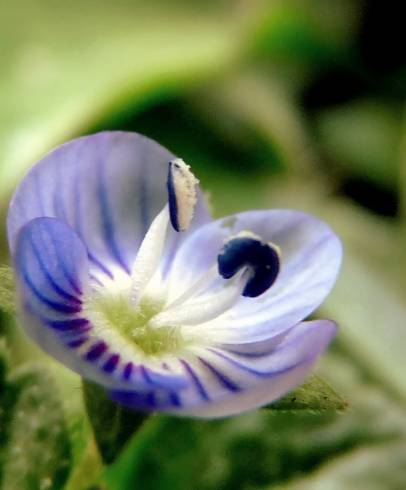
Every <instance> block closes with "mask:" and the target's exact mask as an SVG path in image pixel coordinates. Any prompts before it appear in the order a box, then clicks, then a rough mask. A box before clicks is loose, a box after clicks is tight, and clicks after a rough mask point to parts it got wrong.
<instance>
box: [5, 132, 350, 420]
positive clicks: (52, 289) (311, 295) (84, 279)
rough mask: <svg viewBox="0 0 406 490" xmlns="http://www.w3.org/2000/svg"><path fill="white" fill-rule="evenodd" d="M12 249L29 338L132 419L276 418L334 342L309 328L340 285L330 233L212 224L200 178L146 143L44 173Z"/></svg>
mask: <svg viewBox="0 0 406 490" xmlns="http://www.w3.org/2000/svg"><path fill="white" fill-rule="evenodd" d="M168 163H169V165H168ZM8 239H9V246H10V250H11V255H12V258H13V261H14V266H15V271H16V278H17V286H18V297H19V306H20V308H19V310H20V319H21V323H22V325H23V326H24V328H25V330H26V331H27V332H28V334H29V335H30V336H31V337H32V338H33V339H34V340H35V341H36V342H37V343H38V344H39V345H40V346H41V347H42V348H43V349H44V350H45V351H46V352H48V353H49V354H50V355H52V356H54V357H55V358H56V359H58V360H59V361H60V362H62V363H64V364H65V365H66V366H68V367H69V368H71V369H72V370H74V371H76V372H77V373H78V374H80V375H81V376H83V377H84V378H85V379H88V380H91V381H93V382H96V383H98V384H100V385H102V386H103V387H104V388H105V389H106V390H107V391H108V392H109V394H110V396H111V397H112V398H113V399H114V400H117V401H119V402H120V403H122V404H125V405H127V406H130V407H134V408H136V409H141V410H158V411H164V412H168V413H173V414H177V415H188V416H196V417H207V418H210V417H220V416H226V415H232V414H236V413H239V412H242V411H245V410H249V409H252V408H254V407H259V406H261V405H264V404H267V403H270V402H272V401H273V400H275V399H277V398H279V397H281V396H282V395H283V394H285V393H286V392H288V391H290V390H291V389H292V388H294V387H295V386H296V385H298V384H299V383H301V382H302V381H303V380H304V379H305V377H306V376H307V374H308V373H309V371H310V370H311V369H312V366H313V365H314V363H315V361H316V360H317V358H318V357H319V355H320V354H321V353H322V352H323V351H324V350H325V348H326V346H327V345H328V344H329V342H330V340H331V339H332V337H333V336H334V334H335V331H336V326H335V324H334V323H333V322H331V321H328V320H315V321H303V319H304V318H306V317H307V316H308V315H309V314H310V313H311V312H312V311H314V310H315V308H317V307H318V306H319V305H320V303H321V302H322V301H323V300H324V298H325V297H326V295H327V294H328V293H329V291H330V289H331V288H332V286H333V284H334V282H335V279H336V276H337V274H338V270H339V267H340V262H341V244H340V241H339V240H338V238H337V237H336V235H335V234H334V233H333V232H332V231H331V229H330V228H329V227H328V226H327V225H326V224H325V223H323V222H321V221H319V220H318V219H316V218H315V217H312V216H310V215H307V214H304V213H302V212H298V211H293V210H258V211H248V212H243V213H238V214H235V215H233V216H228V217H226V218H222V219H219V220H216V221H213V220H212V219H211V217H210V214H209V211H208V209H207V206H206V204H205V200H204V198H203V195H202V193H201V192H200V190H199V188H198V186H197V180H196V179H195V177H194V176H193V174H192V172H191V170H190V168H189V167H188V166H187V165H186V164H185V163H184V162H183V161H182V160H180V159H177V158H176V157H175V156H174V155H172V154H171V153H170V152H169V151H167V150H166V149H164V148H163V147H161V146H160V145H159V144H157V143H155V142H154V141H152V140H150V139H148V138H146V137H144V136H141V135H139V134H135V133H125V132H103V133H99V134H95V135H91V136H85V137H82V138H79V139H75V140H73V141H70V142H68V143H66V144H64V145H62V146H60V147H59V148H57V149H56V150H54V151H53V152H51V153H50V154H49V155H47V156H46V157H45V158H43V159H42V160H41V161H40V162H39V163H37V164H36V165H35V166H34V167H33V168H32V169H31V171H30V172H29V173H28V174H27V175H26V177H25V178H24V179H23V181H22V182H21V183H20V185H19V186H18V188H17V190H16V191H15V194H14V196H13V198H12V201H11V204H10V209H9V213H8Z"/></svg>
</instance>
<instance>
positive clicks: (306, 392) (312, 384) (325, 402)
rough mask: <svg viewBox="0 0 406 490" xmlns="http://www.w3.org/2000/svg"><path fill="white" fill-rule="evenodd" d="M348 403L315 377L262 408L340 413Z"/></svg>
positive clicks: (324, 382)
mask: <svg viewBox="0 0 406 490" xmlns="http://www.w3.org/2000/svg"><path fill="white" fill-rule="evenodd" d="M347 407H348V403H347V402H346V401H345V400H344V398H342V397H341V396H340V395H339V394H338V393H337V392H336V391H334V390H333V388H332V387H331V386H330V385H329V384H328V383H327V382H326V381H324V380H323V379H322V378H320V377H319V376H316V375H312V376H310V378H309V379H308V380H307V381H306V382H305V383H304V384H302V385H301V386H299V387H298V388H296V389H295V390H294V391H292V392H291V393H289V394H288V395H286V396H284V397H283V398H281V399H280V400H278V401H276V402H274V403H271V404H270V405H268V406H266V407H264V408H265V409H266V410H283V411H296V410H308V411H311V412H321V411H323V410H332V411H342V410H345V409H346V408H347Z"/></svg>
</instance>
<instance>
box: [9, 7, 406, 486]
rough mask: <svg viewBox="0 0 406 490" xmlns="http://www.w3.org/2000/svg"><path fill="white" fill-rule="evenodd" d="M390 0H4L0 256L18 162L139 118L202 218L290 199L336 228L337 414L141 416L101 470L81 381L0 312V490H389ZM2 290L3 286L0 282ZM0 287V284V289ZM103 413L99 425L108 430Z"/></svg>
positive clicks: (401, 405)
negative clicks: (177, 164) (203, 211)
mask: <svg viewBox="0 0 406 490" xmlns="http://www.w3.org/2000/svg"><path fill="white" fill-rule="evenodd" d="M401 8H402V7H401V2H395V1H388V2H378V1H374V0H365V1H361V0H337V1H334V0H302V1H299V0H297V1H295V0H273V1H263V0H245V1H244V0H239V1H237V0H223V1H222V0H219V1H214V0H205V1H204V0H194V1H192V0H189V1H188V0H183V1H181V0H170V1H169V0H168V1H164V0H162V1H154V0H152V1H134V0H133V1H130V0H115V1H114V2H113V1H110V2H107V1H105V0H72V1H71V2H59V1H57V0H16V1H14V2H8V3H7V4H6V3H3V4H2V6H0V108H1V110H0V213H1V217H2V222H3V227H2V230H3V231H2V233H1V236H0V243H1V248H0V255H1V259H2V262H3V263H6V262H7V260H8V256H7V246H6V241H5V227H4V218H5V214H6V209H7V203H8V200H9V197H10V195H11V193H12V191H13V188H14V187H15V185H16V183H17V182H18V181H19V179H20V178H21V176H22V175H23V174H24V172H25V171H26V170H27V169H28V168H29V167H30V165H32V164H33V162H35V161H36V160H37V159H38V158H39V157H41V156H42V155H43V154H44V153H45V152H47V151H49V150H50V149H51V148H53V147H54V146H55V145H57V144H59V143H61V142H64V141H66V140H68V139H70V138H72V137H75V136H79V135H82V134H88V133H92V132H96V131H99V130H102V129H124V130H132V131H139V132H141V133H144V134H146V135H148V136H150V137H152V138H154V139H156V140H158V141H159V142H161V143H162V144H163V145H165V146H167V147H168V148H169V149H170V150H172V151H173V152H174V153H176V154H178V155H179V156H181V157H182V158H184V159H185V160H186V161H187V162H188V163H190V164H191V165H192V166H193V169H194V171H195V173H196V174H197V175H198V177H199V178H200V180H201V184H202V187H203V188H204V189H205V190H206V191H208V193H209V196H210V201H211V203H212V207H213V213H214V215H215V216H220V215H224V214H227V213H230V212H235V211H240V210H245V209H252V208H272V207H289V208H297V209H302V210H305V211H309V212H311V213H314V214H315V215H317V216H319V217H321V218H323V219H325V220H326V221H328V223H330V225H331V226H332V227H333V228H334V229H335V230H336V232H337V233H338V234H339V235H340V236H341V237H342V240H343V242H344V247H345V261H344V266H343V270H342V273H341V276H340V279H339V282H338V284H337V286H336V287H335V289H334V292H333V293H332V295H331V296H330V297H329V299H328V301H327V302H326V303H325V304H324V305H323V307H322V309H321V311H319V312H317V316H325V317H330V318H332V319H334V320H336V321H337V322H338V323H339V325H340V332H339V335H338V338H337V339H336V341H335V343H334V345H333V346H332V348H331V349H330V350H329V352H328V354H327V355H326V356H325V357H324V358H323V360H322V361H321V362H320V364H319V366H318V373H319V374H320V375H321V376H323V377H324V378H325V379H326V380H327V381H328V382H329V383H330V384H331V385H332V386H333V387H334V388H335V389H336V390H337V391H339V392H340V393H341V394H342V395H343V396H344V397H345V398H346V400H347V401H348V402H349V404H350V408H349V409H348V410H347V411H345V412H344V413H334V412H330V411H322V412H309V411H300V410H298V411H295V412H276V411H257V412H253V413H249V414H245V415H243V416H240V417H235V418H233V419H229V420H225V421H214V422H200V421H193V420H181V419H172V418H169V417H168V418H167V417H160V418H158V417H157V418H152V419H151V420H150V421H149V422H148V423H147V424H146V425H145V426H144V427H143V429H142V430H141V432H140V433H139V437H137V438H134V439H133V440H131V441H130V442H129V444H128V445H127V446H126V448H125V449H124V451H123V453H122V454H121V455H120V456H119V458H118V459H117V460H116V461H115V462H114V463H113V464H112V465H110V466H108V467H103V466H102V464H101V462H100V458H99V456H98V453H97V451H96V449H95V444H94V441H93V438H92V436H91V431H90V428H89V423H88V421H87V418H86V416H85V412H84V408H83V404H82V399H81V389H80V380H79V379H78V378H77V377H76V376H74V375H72V374H71V373H70V372H68V371H66V370H65V369H64V368H62V367H60V366H59V365H57V364H56V363H54V362H53V361H51V360H49V359H48V358H47V357H46V356H45V355H43V354H42V353H41V352H39V350H38V349H37V348H36V347H35V346H33V345H32V344H31V343H30V342H28V340H27V339H26V337H25V335H24V334H23V333H22V332H21V331H20V330H19V328H17V327H16V325H15V324H14V321H13V317H12V316H11V315H9V314H7V313H6V312H4V313H3V315H2V316H1V317H0V334H1V343H0V387H1V390H2V391H1V393H0V448H1V450H0V488H1V489H4V490H37V489H38V490H48V489H66V490H85V489H87V490H90V489H93V490H95V489H102V488H108V489H112V490H127V489H135V488H142V489H143V490H149V489H151V490H155V489H159V490H160V489H172V490H190V489H192V490H193V489H197V490H239V489H243V490H259V489H261V490H262V489H278V490H310V489H311V490H319V489H323V490H330V489H331V490H341V489H346V490H347V489H348V490H353V489H354V490H364V489H365V490H366V489H368V490H387V489H388V490H404V489H405V488H406V355H405V351H406V297H405V294H404V291H405V286H406V274H405V270H406V253H405V249H406V213H405V210H406V207H405V206H406V204H405V203H406V199H405V193H406V131H405V130H406V121H405V105H404V102H405V82H406V63H405V49H404V33H403V32H404V25H403V24H404V21H403V19H404V15H402V13H401ZM0 288H2V292H3V293H5V292H7V282H6V278H5V277H4V276H2V284H1V285H0ZM5 290H6V291H5ZM109 429H110V428H109V427H108V426H106V427H105V431H106V432H107V433H108V431H109Z"/></svg>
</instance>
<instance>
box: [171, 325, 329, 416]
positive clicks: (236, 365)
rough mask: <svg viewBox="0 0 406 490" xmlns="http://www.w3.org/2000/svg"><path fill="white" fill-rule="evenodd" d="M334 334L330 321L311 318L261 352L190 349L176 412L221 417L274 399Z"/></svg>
mask: <svg viewBox="0 0 406 490" xmlns="http://www.w3.org/2000/svg"><path fill="white" fill-rule="evenodd" d="M335 333H336V327H335V324H334V323H333V322H330V321H327V320H316V321H312V322H303V323H300V324H298V325H297V326H296V327H293V328H292V329H291V330H290V331H289V332H288V334H287V335H286V336H285V338H284V339H283V340H282V341H281V342H280V343H279V345H277V347H274V348H272V349H271V350H270V351H268V352H264V353H263V355H261V356H256V357H252V356H247V355H244V353H235V352H231V351H228V350H225V349H220V348H206V349H203V348H201V349H199V350H196V358H195V359H192V358H189V359H188V361H187V366H188V367H187V371H188V372H189V376H190V377H191V387H190V388H188V389H187V390H185V391H184V392H182V393H180V394H179V402H180V405H179V407H173V408H172V411H173V412H174V413H178V414H179V415H188V416H196V417H203V418H212V417H224V416H228V415H234V414H237V413H241V412H243V411H246V410H250V409H253V408H256V407H259V406H262V405H265V404H268V403H271V402H272V401H274V400H276V399H278V398H280V397H281V396H283V395H284V394H286V393H287V392H289V391H290V390H292V389H293V388H294V387H295V386H297V385H299V384H300V383H302V382H303V381H304V379H305V378H306V377H307V376H308V374H309V373H310V371H311V369H312V368H313V365H314V363H315V361H316V360H317V358H318V357H319V356H320V355H321V354H322V353H323V351H324V350H325V348H326V347H327V345H328V344H329V342H330V341H331V339H332V337H333V336H334V335H335Z"/></svg>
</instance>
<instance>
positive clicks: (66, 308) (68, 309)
mask: <svg viewBox="0 0 406 490" xmlns="http://www.w3.org/2000/svg"><path fill="white" fill-rule="evenodd" d="M22 276H23V279H24V281H25V283H26V284H27V286H28V287H29V288H30V289H31V291H32V292H33V294H34V295H35V296H36V297H37V299H39V300H40V301H41V302H42V303H44V304H45V305H47V306H48V307H49V308H51V309H53V310H55V311H58V312H60V313H79V312H80V311H81V310H82V308H81V306H80V305H75V306H74V305H71V306H70V305H66V304H64V303H57V302H55V301H52V300H50V299H49V298H47V297H46V296H44V295H43V294H42V293H41V291H39V290H38V289H37V287H36V286H35V284H34V283H33V282H32V281H31V279H30V278H29V276H28V275H27V272H26V271H25V270H23V274H22Z"/></svg>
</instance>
